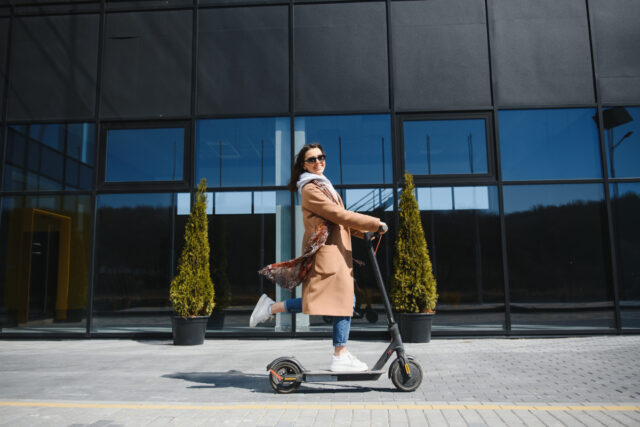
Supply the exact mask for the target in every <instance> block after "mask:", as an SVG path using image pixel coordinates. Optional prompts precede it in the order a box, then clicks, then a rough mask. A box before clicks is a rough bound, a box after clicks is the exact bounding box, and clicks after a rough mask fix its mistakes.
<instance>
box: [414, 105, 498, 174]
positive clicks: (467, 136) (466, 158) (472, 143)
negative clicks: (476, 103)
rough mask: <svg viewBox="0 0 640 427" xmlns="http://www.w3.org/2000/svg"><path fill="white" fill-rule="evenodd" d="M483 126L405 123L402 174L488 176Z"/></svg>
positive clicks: (462, 122) (450, 122) (479, 121)
mask: <svg viewBox="0 0 640 427" xmlns="http://www.w3.org/2000/svg"><path fill="white" fill-rule="evenodd" d="M486 122H487V120H486V119H484V118H478V119H463V120H415V121H414V120H405V121H404V122H403V125H402V126H403V137H404V167H405V170H407V171H408V172H411V173H412V174H414V175H459V174H487V173H488V170H489V169H488V163H487V130H486V126H487V123H486Z"/></svg>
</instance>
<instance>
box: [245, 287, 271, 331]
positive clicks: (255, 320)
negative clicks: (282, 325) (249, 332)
mask: <svg viewBox="0 0 640 427" xmlns="http://www.w3.org/2000/svg"><path fill="white" fill-rule="evenodd" d="M274 302H275V301H274V300H272V299H271V298H269V297H268V296H267V294H262V296H261V297H260V299H259V300H258V303H257V304H256V306H255V308H254V309H253V313H251V318H250V319H249V327H250V328H255V327H256V325H258V324H259V323H262V322H264V321H266V320H269V319H270V318H271V317H273V315H272V314H270V313H269V307H271V304H273V303H274Z"/></svg>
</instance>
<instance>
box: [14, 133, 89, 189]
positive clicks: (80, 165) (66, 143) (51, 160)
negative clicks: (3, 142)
mask: <svg viewBox="0 0 640 427" xmlns="http://www.w3.org/2000/svg"><path fill="white" fill-rule="evenodd" d="M94 140H95V135H94V125H93V124H91V123H69V124H46V125H13V126H9V128H8V129H7V151H6V153H7V155H6V161H5V172H4V185H3V187H4V190H6V191H34V190H35V191H37V190H89V189H91V188H92V187H93V169H94V168H93V163H94V161H93V160H94V145H95V144H94Z"/></svg>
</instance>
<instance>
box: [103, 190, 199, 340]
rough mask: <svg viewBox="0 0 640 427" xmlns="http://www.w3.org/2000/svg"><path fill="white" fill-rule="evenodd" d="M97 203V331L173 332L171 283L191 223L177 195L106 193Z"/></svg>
mask: <svg viewBox="0 0 640 427" xmlns="http://www.w3.org/2000/svg"><path fill="white" fill-rule="evenodd" d="M97 204H98V206H97V215H98V216H97V224H96V227H97V228H96V255H95V284H94V289H95V290H94V299H93V322H92V328H93V331H95V332H109V333H117V332H136V331H163V332H166V331H169V330H171V317H170V316H171V313H172V309H171V303H170V302H169V284H170V283H171V279H172V278H173V274H172V273H173V266H174V265H175V262H176V260H177V259H178V257H179V255H180V248H179V246H181V245H182V244H183V241H184V226H185V223H186V220H187V216H185V215H182V216H178V215H176V214H177V204H178V203H177V197H176V195H175V194H171V193H160V194H102V195H99V196H98V200H97Z"/></svg>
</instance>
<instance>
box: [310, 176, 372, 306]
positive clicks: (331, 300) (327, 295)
mask: <svg viewBox="0 0 640 427" xmlns="http://www.w3.org/2000/svg"><path fill="white" fill-rule="evenodd" d="M339 197H340V196H339V195H338V198H339ZM339 201H340V205H337V204H336V203H335V202H333V201H332V200H330V199H329V198H328V197H327V196H326V195H325V193H324V192H323V191H322V190H321V189H320V188H318V186H317V185H315V184H312V183H311V184H307V185H305V186H304V187H303V188H302V217H303V221H304V230H305V231H304V239H303V242H307V241H308V240H309V238H310V237H311V236H312V235H313V233H314V232H315V230H316V227H317V226H318V225H319V224H320V223H321V222H323V221H324V220H327V221H329V222H330V224H329V238H328V239H327V243H326V244H325V245H324V246H323V247H321V248H320V249H319V250H318V252H316V254H315V260H314V265H313V267H312V268H311V270H309V273H308V274H307V276H306V277H305V279H304V281H303V282H302V311H303V313H306V314H312V315H324V316H351V315H352V314H353V256H352V252H351V235H352V234H353V235H355V236H357V237H360V238H362V237H363V232H365V231H376V230H378V228H379V227H380V220H379V219H378V218H376V217H372V216H369V215H363V214H359V213H356V212H351V211H348V210H346V209H345V208H344V204H343V203H342V199H340V200H339ZM303 244H304V243H303Z"/></svg>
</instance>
